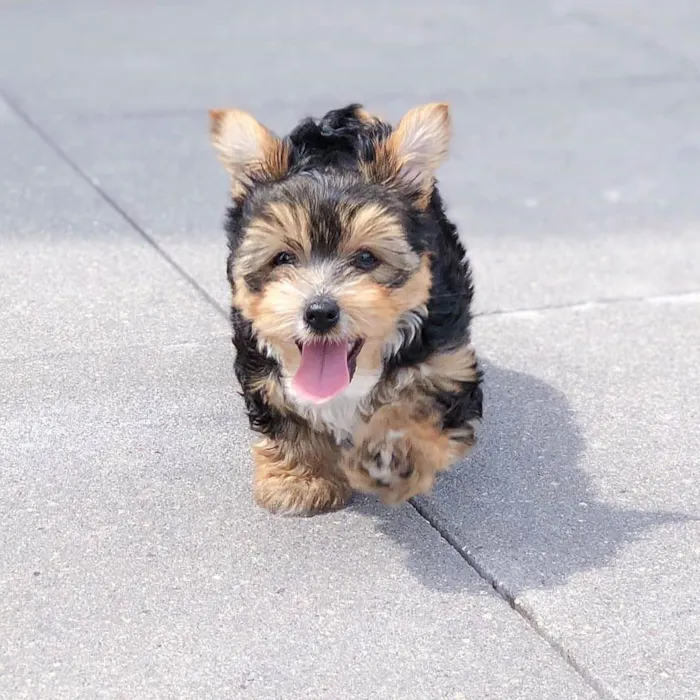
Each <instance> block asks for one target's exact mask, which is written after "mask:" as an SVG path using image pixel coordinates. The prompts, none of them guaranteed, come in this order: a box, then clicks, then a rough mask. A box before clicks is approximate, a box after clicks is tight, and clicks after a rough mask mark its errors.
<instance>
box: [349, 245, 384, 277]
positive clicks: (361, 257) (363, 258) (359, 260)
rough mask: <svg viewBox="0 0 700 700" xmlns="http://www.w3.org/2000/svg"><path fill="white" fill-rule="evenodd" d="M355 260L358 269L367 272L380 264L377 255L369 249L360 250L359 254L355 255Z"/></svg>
mask: <svg viewBox="0 0 700 700" xmlns="http://www.w3.org/2000/svg"><path fill="white" fill-rule="evenodd" d="M353 262H354V264H355V267H356V268H358V270H364V271H365V272H368V271H369V270H374V268H375V267H377V265H379V260H377V258H376V256H375V255H374V254H373V253H370V252H369V250H361V251H359V252H358V253H357V255H355V258H354V260H353Z"/></svg>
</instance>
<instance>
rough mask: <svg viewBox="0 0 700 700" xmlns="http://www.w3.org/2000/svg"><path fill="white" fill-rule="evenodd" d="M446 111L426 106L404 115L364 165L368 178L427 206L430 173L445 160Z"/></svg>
mask: <svg viewBox="0 0 700 700" xmlns="http://www.w3.org/2000/svg"><path fill="white" fill-rule="evenodd" d="M449 142H450V110H449V107H448V105H446V104H426V105H421V106H420V107H414V108H413V109H411V110H410V111H409V112H407V113H406V114H405V115H404V117H403V119H401V121H400V122H399V123H398V125H397V127H396V128H395V129H394V130H393V131H392V132H391V134H390V135H389V136H388V138H387V139H386V140H385V141H383V142H382V143H380V144H378V145H377V148H376V153H375V159H374V162H373V163H371V164H367V166H368V167H367V168H366V169H368V170H369V174H370V177H372V178H373V179H375V180H377V179H378V180H380V181H382V182H385V183H387V184H389V183H392V182H393V183H395V184H398V185H400V186H403V187H405V188H407V189H409V190H410V191H413V192H414V193H415V194H416V195H418V197H419V200H420V201H421V202H422V203H423V204H425V205H427V202H428V200H429V198H430V193H431V192H432V189H433V183H434V173H435V171H436V170H437V168H438V167H439V166H440V165H441V164H442V162H443V161H444V160H445V157H446V156H447V148H448V145H449Z"/></svg>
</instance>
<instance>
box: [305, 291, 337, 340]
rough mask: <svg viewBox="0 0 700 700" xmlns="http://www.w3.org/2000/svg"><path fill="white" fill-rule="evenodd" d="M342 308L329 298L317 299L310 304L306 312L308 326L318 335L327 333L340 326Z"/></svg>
mask: <svg viewBox="0 0 700 700" xmlns="http://www.w3.org/2000/svg"><path fill="white" fill-rule="evenodd" d="M339 318H340V307H339V306H338V304H337V303H336V302H335V301H334V300H333V299H330V298H329V297H317V298H316V299H312V300H311V301H310V302H309V305H308V306H307V307H306V311H305V312H304V319H305V320H306V325H307V326H308V327H309V328H310V329H311V330H312V331H316V332H317V333H326V332H327V331H329V330H330V329H331V328H333V327H334V326H336V325H337V324H338V319H339Z"/></svg>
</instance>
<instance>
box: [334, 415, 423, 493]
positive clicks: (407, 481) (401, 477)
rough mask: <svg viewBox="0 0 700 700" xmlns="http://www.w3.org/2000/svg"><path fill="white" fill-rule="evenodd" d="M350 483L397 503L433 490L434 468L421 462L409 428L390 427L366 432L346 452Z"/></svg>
mask: <svg viewBox="0 0 700 700" xmlns="http://www.w3.org/2000/svg"><path fill="white" fill-rule="evenodd" d="M343 469H344V471H345V475H346V477H347V479H348V481H349V483H350V486H351V487H352V488H353V489H355V490H356V491H362V492H364V493H371V494H374V495H376V496H378V497H379V498H380V499H381V500H382V502H383V503H385V504H387V505H398V504H399V503H402V502H403V501H406V500H408V499H409V498H411V497H413V496H416V495H418V494H421V493H426V492H427V491H429V490H430V488H431V487H432V485H433V481H434V479H435V471H434V470H433V469H431V468H430V467H429V466H428V465H425V464H422V463H421V456H420V453H419V451H417V450H416V449H415V448H414V446H413V445H412V444H411V438H410V435H409V430H408V429H401V430H396V429H389V430H387V431H386V432H385V433H384V434H383V435H376V436H375V435H372V434H370V435H367V436H365V437H364V439H362V440H361V441H360V442H359V443H358V444H357V445H356V446H355V447H354V448H352V449H351V450H350V451H349V452H348V453H347V454H346V455H345V460H344V463H343Z"/></svg>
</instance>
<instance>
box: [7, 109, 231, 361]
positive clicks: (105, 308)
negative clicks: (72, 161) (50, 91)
mask: <svg viewBox="0 0 700 700" xmlns="http://www.w3.org/2000/svg"><path fill="white" fill-rule="evenodd" d="M0 153H2V157H0V190H2V197H3V205H2V207H0V279H2V283H1V284H0V325H1V326H2V333H1V334H0V358H3V359H7V358H10V357H18V356H28V355H38V354H43V353H46V352H60V351H64V350H66V349H71V350H74V349H75V348H78V347H79V348H83V349H85V348H96V347H100V348H108V347H113V346H114V345H115V344H143V343H163V342H174V341H177V340H186V339H190V338H192V339H196V338H197V337H198V335H200V334H209V333H210V332H212V331H213V330H215V329H217V328H219V329H225V328H226V322H225V320H224V319H223V318H221V317H220V315H219V314H218V313H217V312H215V311H214V309H213V308H211V307H208V306H206V305H204V304H201V303H200V297H199V296H198V294H197V293H196V292H195V291H194V290H193V288H192V287H191V286H190V285H189V284H188V283H187V282H186V281H185V280H183V279H182V278H181V277H180V276H179V275H178V274H176V273H175V272H174V271H173V270H172V269H171V268H170V267H169V266H168V265H167V264H166V263H165V262H164V260H163V259H162V257H161V256H160V255H159V254H157V253H156V252H155V251H154V250H153V249H152V248H151V247H150V246H149V245H148V244H147V243H146V242H145V241H144V240H143V238H141V237H140V236H139V234H138V233H136V232H135V231H134V230H133V229H132V228H131V227H130V226H129V225H128V224H127V223H126V222H125V221H124V220H123V219H122V218H121V217H120V216H119V215H118V214H117V213H116V212H115V211H114V210H113V209H112V208H111V207H110V206H108V205H107V204H105V202H104V201H103V200H102V199H101V198H100V197H99V196H98V195H97V194H96V193H95V192H94V190H93V189H92V188H91V187H90V185H88V184H87V183H85V182H83V181H82V180H81V179H80V178H79V177H78V176H77V175H76V174H75V173H74V172H73V171H72V170H71V168H70V167H69V166H68V165H66V163H65V162H63V161H62V160H61V158H59V157H58V156H57V155H56V154H55V153H54V152H53V151H52V150H51V149H50V148H49V147H48V146H47V145H46V144H45V143H43V142H42V140H41V139H40V138H39V137H38V136H37V135H36V134H34V133H33V132H32V131H31V130H30V129H29V128H28V127H27V126H26V125H25V124H24V123H22V121H21V120H20V119H19V118H18V117H17V115H16V114H14V112H13V111H12V110H11V109H10V108H9V107H8V106H7V105H6V104H4V103H2V102H0Z"/></svg>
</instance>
